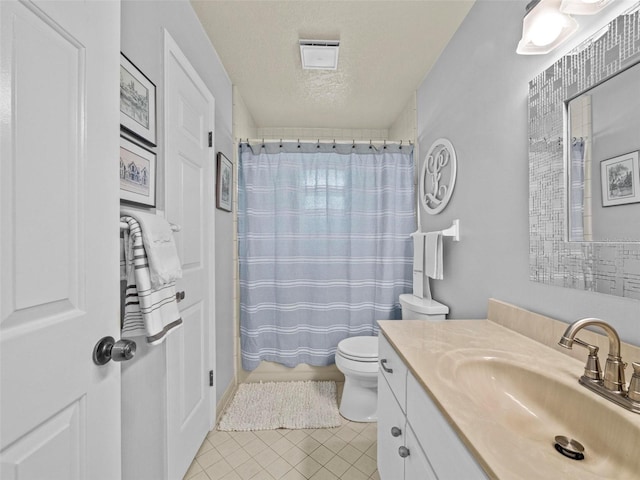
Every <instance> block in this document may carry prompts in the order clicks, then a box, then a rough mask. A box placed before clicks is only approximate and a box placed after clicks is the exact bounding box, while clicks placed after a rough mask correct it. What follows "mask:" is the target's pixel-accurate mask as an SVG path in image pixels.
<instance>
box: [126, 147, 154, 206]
mask: <svg viewBox="0 0 640 480" xmlns="http://www.w3.org/2000/svg"><path fill="white" fill-rule="evenodd" d="M120 200H124V201H127V202H133V203H138V204H140V205H145V206H147V207H155V206H156V154H155V153H153V152H152V151H150V150H147V149H146V148H144V147H141V146H140V145H138V144H135V143H133V142H132V141H130V140H128V139H126V138H124V137H120Z"/></svg>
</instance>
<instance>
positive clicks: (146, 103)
mask: <svg viewBox="0 0 640 480" xmlns="http://www.w3.org/2000/svg"><path fill="white" fill-rule="evenodd" d="M120 125H121V126H122V128H123V129H125V130H126V131H128V132H130V133H132V134H133V135H135V136H137V137H139V138H140V139H142V140H144V141H145V142H147V143H149V144H151V145H152V146H155V145H156V86H155V85H154V83H153V82H152V81H151V80H149V79H148V78H147V77H146V75H145V74H144V73H142V72H141V71H140V70H138V68H137V67H136V66H135V65H134V64H133V63H131V61H130V60H129V59H128V58H127V57H126V56H125V55H124V54H123V53H121V54H120Z"/></svg>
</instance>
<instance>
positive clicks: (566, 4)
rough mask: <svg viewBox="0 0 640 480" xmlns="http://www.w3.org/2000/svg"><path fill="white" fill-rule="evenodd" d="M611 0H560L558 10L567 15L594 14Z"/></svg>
mask: <svg viewBox="0 0 640 480" xmlns="http://www.w3.org/2000/svg"><path fill="white" fill-rule="evenodd" d="M611 1H612V0H562V4H561V5H560V11H561V12H562V13H566V14H569V15H595V14H596V13H598V12H599V11H600V10H602V9H603V8H604V7H606V6H607V5H609V4H610V3H611Z"/></svg>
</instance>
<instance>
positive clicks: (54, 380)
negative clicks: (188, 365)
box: [0, 0, 120, 480]
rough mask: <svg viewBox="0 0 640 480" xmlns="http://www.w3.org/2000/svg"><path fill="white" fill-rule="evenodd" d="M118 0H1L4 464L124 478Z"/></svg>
mask: <svg viewBox="0 0 640 480" xmlns="http://www.w3.org/2000/svg"><path fill="white" fill-rule="evenodd" d="M119 25H120V6H119V2H113V1H109V2H46V1H43V2H26V1H13V0H2V1H0V69H1V71H0V82H1V84H0V92H1V95H2V96H1V97H0V142H1V146H0V151H1V157H2V162H1V164H0V195H1V196H0V199H1V203H0V213H1V218H0V287H1V288H0V369H1V371H0V377H1V378H0V462H1V469H0V477H1V478H2V479H3V480H13V479H16V480H27V479H32V480H33V479H47V480H73V479H78V480H81V479H88V478H90V479H92V480H93V479H96V480H98V479H105V480H114V479H118V478H120V367H119V366H118V365H117V364H113V362H111V363H110V364H108V365H105V366H102V367H98V366H97V365H95V364H94V363H93V361H92V351H93V347H94V345H95V344H96V342H97V341H98V340H99V339H100V338H101V337H103V336H106V335H110V336H114V337H116V338H117V334H118V332H119V322H118V318H119V314H118V305H119V300H118V228H119V227H118V174H117V168H118V167H117V165H116V164H117V159H118V148H119V147H118V137H119V135H118V128H119V112H118V95H119V93H118V75H119V42H120V27H119Z"/></svg>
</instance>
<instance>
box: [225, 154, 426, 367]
mask: <svg viewBox="0 0 640 480" xmlns="http://www.w3.org/2000/svg"><path fill="white" fill-rule="evenodd" d="M413 177H414V167H413V149H412V147H408V146H406V145H405V146H401V148H399V146H397V145H395V146H392V145H386V146H384V147H383V146H379V147H377V148H376V147H375V146H370V145H336V144H320V143H318V144H299V143H294V144H287V143H284V144H279V143H275V144H271V143H268V144H265V145H251V146H249V145H248V144H242V145H241V146H240V162H239V176H238V182H239V185H238V190H239V195H238V201H239V209H238V240H239V245H238V248H239V260H240V337H241V350H242V352H241V355H242V366H243V368H244V369H245V370H253V369H254V368H256V367H257V366H258V365H259V363H260V361H262V360H269V361H273V362H278V363H281V364H283V365H286V366H288V367H293V366H295V365H297V364H300V363H306V364H309V365H316V366H323V365H329V364H331V363H333V362H334V356H335V351H336V346H337V345H338V342H339V341H340V340H342V339H344V338H347V337H350V336H355V335H374V334H376V333H377V331H378V328H377V324H376V320H381V319H396V318H400V317H401V315H400V306H399V303H398V297H399V296H400V294H401V293H405V292H408V291H410V288H411V281H412V254H413V252H412V243H411V240H410V237H409V234H410V233H411V232H413V231H415V229H416V226H415V207H414V205H415V197H414V186H413Z"/></svg>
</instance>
